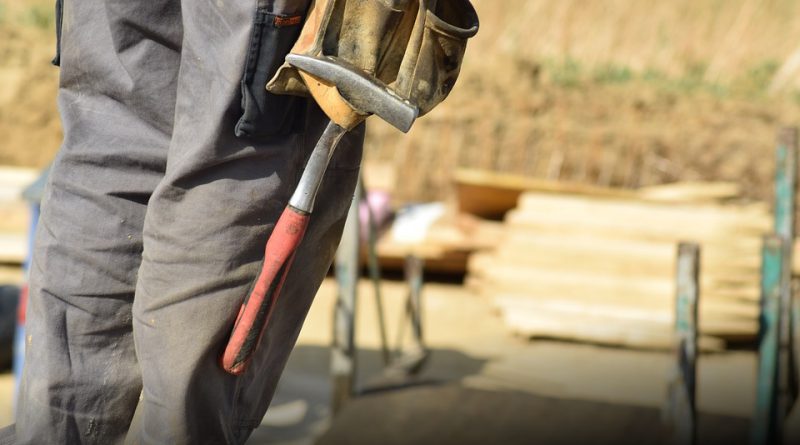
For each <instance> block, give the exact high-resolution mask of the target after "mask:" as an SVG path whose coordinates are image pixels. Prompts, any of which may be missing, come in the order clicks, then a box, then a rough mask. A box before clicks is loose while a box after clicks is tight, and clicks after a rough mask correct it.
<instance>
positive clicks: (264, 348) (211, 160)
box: [131, 0, 363, 444]
mask: <svg viewBox="0 0 800 445" xmlns="http://www.w3.org/2000/svg"><path fill="white" fill-rule="evenodd" d="M264 3H266V4H268V5H273V4H277V5H281V6H283V7H287V5H288V6H295V7H296V6H297V5H298V4H301V3H307V2H305V1H302V0H301V1H296V0H290V1H284V2H264ZM256 7H257V4H256V2H255V1H234V2H230V1H227V2H221V1H219V2H196V1H194V0H187V1H185V2H183V11H182V13H183V16H184V20H183V21H184V46H183V59H182V65H181V72H180V78H179V87H178V97H177V106H176V120H175V128H174V133H173V139H172V143H171V146H170V152H169V162H168V166H167V172H166V176H165V178H164V180H163V181H162V182H161V183H160V184H159V186H158V188H157V189H156V192H155V193H154V195H153V197H152V199H151V200H150V203H149V206H148V211H147V218H146V221H145V231H144V253H143V261H142V266H141V268H140V270H139V280H138V284H137V290H136V298H135V303H134V334H135V339H136V350H137V355H138V357H139V361H140V364H141V368H142V378H143V383H144V391H143V402H142V405H141V412H140V413H139V416H140V417H139V418H140V422H138V423H139V425H140V426H139V427H138V430H137V431H132V432H131V433H132V438H133V439H134V441H138V442H140V443H169V444H182V443H193V444H204V443H208V444H222V443H241V442H242V441H243V440H244V439H245V438H246V437H247V436H248V435H249V433H250V431H251V430H252V429H253V428H254V427H255V426H257V425H258V424H259V423H260V421H261V417H262V416H263V414H264V412H265V411H266V409H267V405H268V404H269V401H270V399H271V397H272V393H273V391H274V389H275V386H276V384H277V382H278V378H279V376H280V373H281V371H282V369H283V367H284V365H285V362H286V360H287V357H288V355H289V352H290V350H291V348H292V347H293V345H294V342H295V340H296V337H297V334H298V332H299V330H300V327H301V324H302V321H303V319H304V317H305V315H306V312H307V310H308V308H309V305H310V304H311V301H312V299H313V296H314V294H315V293H316V291H317V288H318V286H319V284H320V282H321V281H322V279H323V276H324V274H325V273H326V271H327V269H328V267H329V264H330V262H331V260H332V255H333V253H334V250H335V248H336V245H337V242H338V238H339V236H340V232H341V228H342V225H343V218H344V217H345V214H346V211H347V208H348V205H349V203H350V200H351V198H352V195H353V189H354V186H355V181H356V176H357V171H358V165H359V162H360V156H361V137H362V135H363V134H362V132H361V131H357V132H355V133H354V134H353V135H351V137H349V138H347V139H345V140H344V141H343V143H342V144H341V146H340V148H339V150H338V152H337V153H336V155H335V158H334V159H333V161H332V169H331V170H330V171H329V172H328V174H327V177H326V180H325V183H324V185H323V190H322V194H321V195H320V197H319V199H318V201H317V209H316V211H315V213H314V215H312V218H311V224H310V227H309V230H308V233H307V236H306V239H305V241H304V243H303V245H302V247H301V248H300V251H299V252H298V254H297V257H296V260H295V263H294V267H293V269H292V270H291V272H290V274H289V276H288V279H287V282H286V284H285V286H284V289H283V293H282V295H281V298H280V300H279V302H278V304H277V307H276V310H275V312H274V315H273V317H272V320H271V324H270V327H269V328H268V330H267V332H266V334H265V336H264V338H263V341H262V344H261V346H260V348H259V349H258V351H257V353H256V356H255V357H254V359H253V362H252V364H251V366H250V368H249V370H248V371H247V372H246V373H245V374H244V375H242V376H240V377H234V376H231V375H228V374H226V373H225V372H223V370H222V369H221V367H220V365H219V357H220V355H221V353H222V350H223V348H224V345H225V343H226V341H227V338H228V336H229V334H230V332H231V329H232V326H233V321H234V319H235V317H236V315H237V311H238V309H239V306H240V304H241V302H242V300H243V298H244V297H245V295H246V293H247V291H248V289H249V287H250V285H251V283H252V282H253V280H254V279H255V278H256V274H257V272H258V270H259V268H260V261H261V258H262V256H263V249H264V244H265V241H266V239H267V237H268V236H269V234H270V232H271V230H272V227H273V225H274V223H275V222H276V220H277V219H278V216H279V215H280V213H281V211H282V210H283V208H284V206H285V205H286V203H287V201H288V199H289V196H290V194H291V192H292V189H293V188H294V186H295V184H296V182H297V180H298V179H299V175H300V172H301V169H302V165H303V163H304V161H305V159H306V157H307V156H308V154H309V153H310V150H311V148H312V147H313V145H314V143H315V142H316V139H317V137H318V136H319V134H320V133H321V131H322V129H323V127H324V124H325V119H324V118H323V116H322V114H321V112H319V111H318V109H316V107H310V106H309V105H308V102H307V101H305V100H301V101H300V102H299V103H297V104H295V105H297V106H296V107H288V108H286V107H285V106H281V107H276V108H274V109H273V110H272V111H269V113H271V114H268V115H267V116H266V117H267V118H268V120H270V121H275V122H282V123H283V124H282V125H281V126H279V128H278V129H276V130H275V131H274V132H273V134H271V135H269V134H267V135H261V136H260V137H259V138H257V139H252V138H237V137H236V136H235V135H234V128H235V126H236V122H237V119H238V118H239V116H240V115H241V110H240V88H241V86H240V79H241V78H242V77H243V72H244V71H245V63H246V57H247V55H248V54H253V53H254V51H249V50H248V49H249V48H250V47H251V45H250V43H251V42H250V40H251V35H254V33H252V29H253V24H254V22H255V23H256V24H257V25H258V26H262V25H269V26H272V25H273V23H274V22H273V21H271V20H269V17H268V16H264V15H258V19H257V20H256V16H257V15H256ZM262 12H263V11H262ZM277 12H280V13H287V12H286V11H277ZM261 31H264V32H269V33H287V32H291V31H290V30H288V29H280V30H278V29H276V28H270V29H268V30H265V29H262V30H261ZM261 35H262V36H263V35H264V34H263V32H262V33H261ZM287 36H288V34H278V35H274V34H272V35H270V36H269V37H268V38H266V40H264V42H272V43H265V44H270V45H275V44H276V42H280V41H287V40H288V41H289V44H290V43H291V42H290V40H291V39H287ZM264 42H262V43H264ZM262 49H263V48H262ZM286 50H288V47H284V48H283V49H282V51H286ZM256 52H257V51H256ZM267 52H269V51H267ZM262 54H263V52H262ZM283 55H284V54H279V55H278V56H279V57H280V58H281V59H282V57H283ZM262 88H263V86H262ZM267 108H269V107H267ZM306 109H308V110H306ZM259 128H263V127H259Z"/></svg>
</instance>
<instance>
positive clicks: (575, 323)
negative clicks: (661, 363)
mask: <svg viewBox="0 0 800 445" xmlns="http://www.w3.org/2000/svg"><path fill="white" fill-rule="evenodd" d="M503 319H504V321H505V322H506V324H507V325H508V326H509V328H510V329H511V330H512V331H513V332H515V333H517V334H518V335H522V336H525V337H530V338H557V339H566V340H573V341H581V342H587V343H595V344H603V345H611V346H626V347H632V348H644V349H661V350H668V349H670V348H671V347H672V345H673V344H674V336H673V334H672V332H670V325H669V323H664V324H659V325H653V323H652V322H627V321H620V320H616V319H614V318H609V317H603V316H591V315H582V316H575V315H574V314H569V315H565V314H563V313H558V312H547V311H538V310H528V309H517V308H515V309H514V310H506V311H503ZM724 347H725V342H724V340H721V339H718V338H711V337H707V336H703V337H701V339H700V349H701V350H705V351H709V350H716V351H720V350H723V349H724Z"/></svg>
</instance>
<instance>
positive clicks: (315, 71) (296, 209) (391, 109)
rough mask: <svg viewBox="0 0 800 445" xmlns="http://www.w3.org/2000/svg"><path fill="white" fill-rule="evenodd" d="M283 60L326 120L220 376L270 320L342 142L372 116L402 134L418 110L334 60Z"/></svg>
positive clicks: (236, 368)
mask: <svg viewBox="0 0 800 445" xmlns="http://www.w3.org/2000/svg"><path fill="white" fill-rule="evenodd" d="M286 61H287V62H288V63H289V64H290V65H292V66H294V67H295V68H297V69H298V71H299V73H300V75H301V77H302V78H303V80H304V81H305V83H306V85H307V86H308V89H309V91H310V92H311V95H312V96H313V97H314V99H315V100H316V101H317V104H318V105H319V106H320V108H322V110H323V111H324V112H325V114H326V115H327V116H328V117H329V118H330V122H329V123H328V125H327V127H326V128H325V131H324V132H323V133H322V136H321V137H320V139H319V141H318V142H317V144H316V146H315V147H314V150H313V151H312V152H311V156H310V157H309V159H308V162H307V163H306V167H305V169H304V171H303V174H302V176H301V177H300V182H299V183H298V185H297V189H295V191H294V194H293V195H292V197H291V199H290V200H289V205H288V206H287V207H286V209H284V211H283V213H282V214H281V216H280V218H279V219H278V222H277V224H276V225H275V228H274V230H273V232H272V235H271V236H270V237H269V239H268V240H267V245H266V247H265V249H264V263H263V265H262V268H261V271H260V273H259V275H258V278H257V279H256V281H255V283H254V284H253V287H252V288H251V290H250V292H249V294H248V296H247V297H246V298H245V300H244V302H243V303H242V306H241V308H240V309H239V315H238V317H237V318H236V323H235V324H234V326H233V332H232V333H231V337H230V339H229V340H228V344H227V345H226V347H225V351H224V353H223V355H222V359H221V362H222V367H223V369H225V371H227V372H229V373H231V374H234V375H240V374H242V373H243V372H244V371H245V370H246V369H247V365H248V364H249V362H250V359H251V357H252V354H253V351H254V350H255V349H256V347H257V346H258V344H259V342H260V341H261V337H262V336H263V335H264V331H265V330H266V326H267V324H268V323H269V319H270V317H271V316H272V312H273V310H274V308H275V303H276V302H277V300H278V297H279V295H280V292H281V288H282V287H283V283H284V281H285V280H286V275H287V274H288V272H289V269H290V268H291V266H292V262H293V260H294V256H295V252H296V251H297V248H298V246H299V245H300V243H301V242H302V240H303V236H304V235H305V232H306V228H307V227H308V221H309V218H310V216H311V212H312V211H313V210H314V201H315V198H316V196H317V191H318V190H319V186H320V184H321V183H322V178H323V177H324V175H325V171H326V170H327V168H328V162H329V161H330V159H331V157H332V155H333V153H334V151H335V150H336V146H337V144H338V143H339V141H340V140H341V139H342V137H343V136H344V135H345V134H346V133H347V132H348V131H349V130H351V129H353V128H354V127H355V126H357V125H358V124H360V123H361V122H363V121H364V120H365V119H366V118H367V117H368V116H370V115H372V114H375V115H377V116H379V117H381V118H382V119H383V120H385V121H386V122H388V123H390V124H391V125H393V126H394V127H396V128H397V129H399V130H401V131H403V132H404V133H405V132H408V130H409V129H411V125H412V124H413V123H414V121H415V120H416V118H417V116H418V114H419V110H418V108H417V107H415V106H414V105H412V104H411V103H410V102H408V101H407V100H404V99H402V98H400V97H399V96H397V95H396V94H394V93H393V92H392V91H391V90H390V89H388V88H387V87H386V86H385V85H383V84H382V83H381V82H380V81H378V80H377V79H375V78H373V77H371V76H370V75H369V74H367V73H365V72H363V71H362V70H360V69H358V68H356V67H355V66H353V65H351V64H349V63H347V62H345V61H344V60H341V59H339V58H335V57H328V56H324V57H311V56H305V55H298V54H290V55H288V56H287V57H286Z"/></svg>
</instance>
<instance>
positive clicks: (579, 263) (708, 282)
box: [469, 250, 758, 289]
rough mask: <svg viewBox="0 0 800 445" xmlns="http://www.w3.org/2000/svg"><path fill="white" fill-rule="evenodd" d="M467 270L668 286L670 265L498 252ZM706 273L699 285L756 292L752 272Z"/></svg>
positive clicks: (715, 269) (715, 266)
mask: <svg viewBox="0 0 800 445" xmlns="http://www.w3.org/2000/svg"><path fill="white" fill-rule="evenodd" d="M469 269H470V270H471V271H472V272H473V273H474V274H475V275H476V276H484V275H487V274H491V273H492V271H493V270H497V269H505V270H509V271H517V272H519V273H525V272H526V271H528V270H531V269H536V270H539V271H553V272H556V273H557V272H560V271H563V270H569V271H570V272H573V273H575V274H579V273H586V274H592V275H598V274H602V275H604V276H611V277H621V278H632V279H642V280H662V281H669V282H672V279H673V278H672V277H673V276H674V265H673V264H664V263H663V262H658V261H654V260H653V259H652V258H642V259H641V261H637V260H636V259H634V258H631V259H627V258H622V259H613V258H608V257H605V258H604V257H603V256H600V255H593V254H587V255H583V256H580V255H579V254H574V255H572V254H565V253H564V252H560V251H545V252H542V251H529V252H528V254H527V255H526V254H525V252H524V251H516V250H500V251H498V252H497V253H496V254H494V255H493V254H488V253H476V254H474V255H473V256H472V257H471V258H470V261H469ZM709 269H710V271H709V272H708V273H707V274H704V276H703V285H704V286H711V287H730V288H743V287H744V288H747V287H752V288H754V289H755V288H756V283H757V282H758V270H757V269H752V268H741V267H727V265H725V264H719V263H711V262H709Z"/></svg>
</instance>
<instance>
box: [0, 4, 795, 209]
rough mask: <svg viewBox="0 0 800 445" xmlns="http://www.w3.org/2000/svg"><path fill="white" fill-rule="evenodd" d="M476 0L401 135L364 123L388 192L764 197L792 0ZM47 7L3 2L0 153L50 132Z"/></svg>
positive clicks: (18, 149) (34, 155)
mask: <svg viewBox="0 0 800 445" xmlns="http://www.w3.org/2000/svg"><path fill="white" fill-rule="evenodd" d="M473 1H474V4H475V6H476V8H477V9H478V12H479V14H480V17H481V21H482V29H481V32H480V33H479V34H478V37H476V38H475V39H474V41H473V42H471V45H470V48H469V51H468V54H467V58H466V60H465V65H464V69H463V74H462V78H461V79H460V81H459V85H458V86H457V88H456V91H455V92H454V94H453V96H452V97H451V98H450V99H449V100H448V101H447V102H446V103H445V104H443V105H442V106H441V107H440V108H439V109H437V110H435V111H434V112H433V113H432V114H431V115H429V116H427V117H425V118H424V119H422V120H420V121H419V122H418V123H417V125H416V127H415V128H414V129H413V130H412V132H411V134H410V135H409V137H401V135H399V134H397V133H396V132H395V131H394V130H392V129H390V128H387V127H386V126H385V125H382V124H381V123H378V122H374V121H373V123H374V125H372V127H371V131H370V138H369V149H368V152H367V153H368V154H367V157H368V158H369V159H372V160H388V161H391V162H392V163H394V164H395V166H396V167H397V169H398V172H399V175H398V176H399V177H400V179H401V181H400V185H399V187H398V190H397V194H398V198H400V200H427V199H441V198H444V197H446V196H447V194H448V191H449V187H448V185H449V181H450V174H451V172H452V170H453V169H454V168H455V167H457V166H470V167H482V168H489V169H493V170H498V171H507V172H515V173H521V174H526V175H531V176H536V177H546V178H553V179H555V178H562V179H570V180H576V181H585V182H592V183H597V184H605V185H614V186H625V187H634V186H637V185H644V184H653V183H661V182H669V181H674V180H677V179H728V180H731V179H732V180H737V181H740V182H742V183H743V184H744V185H745V188H746V189H748V190H749V191H750V194H751V195H752V196H762V197H764V196H766V195H767V193H768V190H769V188H770V187H769V182H770V172H771V168H772V146H773V139H774V133H775V131H776V129H777V126H779V125H782V124H792V123H797V122H798V121H799V120H800V109H799V108H798V105H797V104H798V101H797V97H800V96H798V94H797V93H796V91H797V90H798V89H800V2H796V1H795V0H658V1H656V0H650V1H643V0H638V1H637V0H603V1H587V0H502V1H498V0H473ZM51 6H52V5H51V2H50V1H49V0H0V42H1V43H0V82H2V84H3V86H2V87H0V163H5V164H17V165H43V164H44V163H46V162H47V160H49V159H50V158H51V157H52V155H53V153H54V151H55V150H56V148H57V147H58V144H59V141H60V137H61V134H60V129H59V126H58V119H57V114H56V112H55V92H56V87H55V83H56V79H57V70H56V69H55V68H53V67H51V66H50V65H49V64H48V60H49V58H50V57H51V56H52V50H53V44H54V42H53V31H52V22H51V21H50V19H48V16H47V14H48V13H49V11H51ZM776 79H778V80H777V81H776ZM770 84H775V85H774V86H775V87H776V88H775V91H776V92H777V93H776V94H773V95H772V96H769V95H768V94H767V92H768V90H769V87H770Z"/></svg>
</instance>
